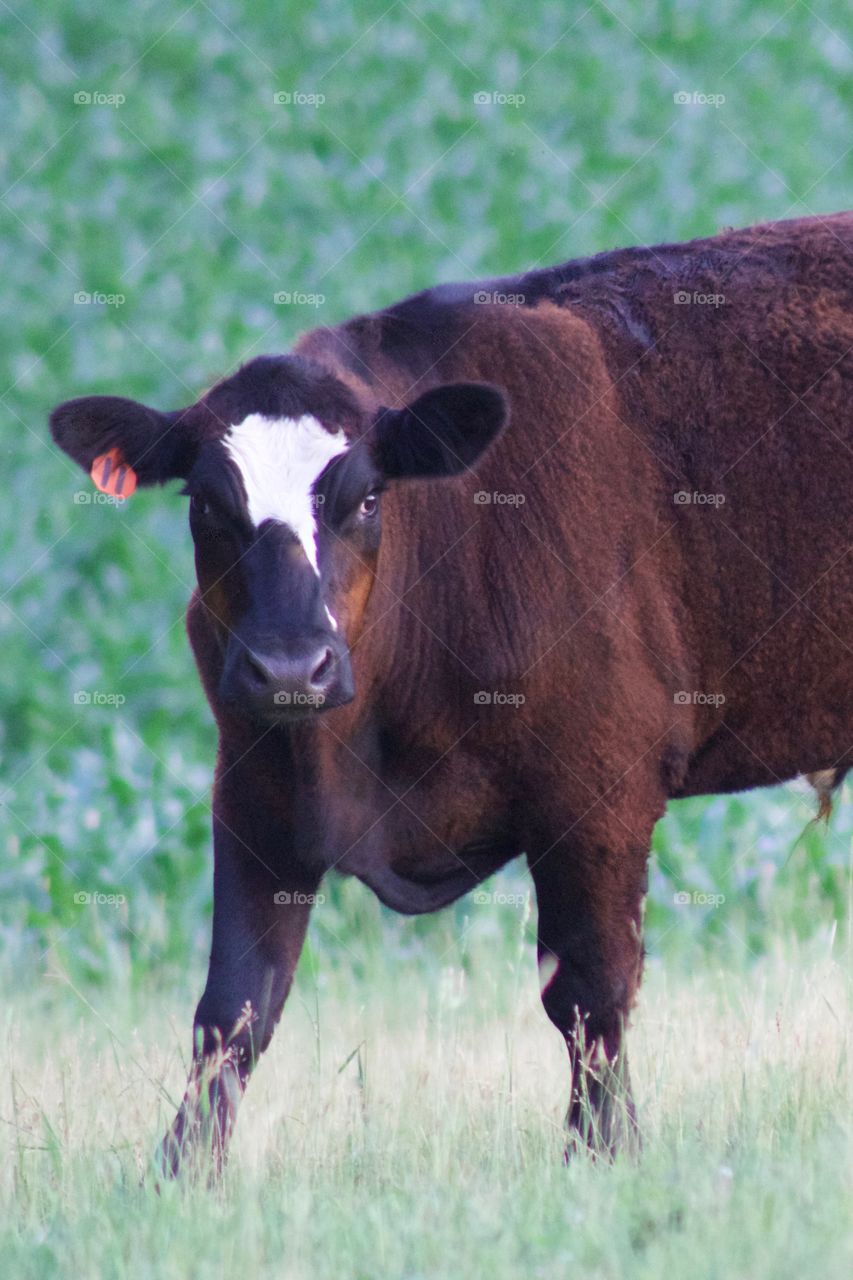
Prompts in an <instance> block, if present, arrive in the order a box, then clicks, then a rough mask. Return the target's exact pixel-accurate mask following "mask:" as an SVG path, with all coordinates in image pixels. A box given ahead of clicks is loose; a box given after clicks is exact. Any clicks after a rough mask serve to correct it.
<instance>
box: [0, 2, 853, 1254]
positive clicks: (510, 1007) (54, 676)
mask: <svg viewBox="0 0 853 1280" xmlns="http://www.w3.org/2000/svg"><path fill="white" fill-rule="evenodd" d="M0 31H2V37H3V38H2V41H0V73H2V78H3V85H4V92H3V94H2V95H0V124H1V125H2V130H0V164H2V180H0V222H2V227H3V235H2V238H0V268H2V279H3V299H4V305H3V307H2V308H0V362H2V368H0V411H2V436H0V448H2V459H3V463H4V470H5V475H6V477H7V484H6V498H5V501H4V502H3V504H2V505H0V548H2V560H0V645H2V663H0V721H2V727H0V893H2V902H3V907H2V914H0V972H2V974H3V976H4V978H5V981H6V985H7V989H8V990H10V991H12V992H14V998H13V999H12V1000H11V1003H10V1009H9V1012H8V1013H7V1015H6V1016H7V1018H8V1027H9V1037H8V1046H7V1047H5V1048H4V1049H3V1055H4V1062H3V1078H4V1082H5V1083H4V1089H5V1093H4V1095H3V1101H2V1104H0V1130H2V1134H3V1136H2V1138H0V1142H2V1143H4V1144H6V1143H8V1144H9V1148H8V1154H6V1153H4V1158H3V1160H2V1162H0V1167H2V1170H3V1180H4V1182H3V1185H4V1191H3V1195H4V1204H3V1210H2V1215H0V1216H2V1221H3V1223H4V1227H3V1233H4V1234H3V1246H2V1252H0V1257H2V1258H3V1259H4V1263H3V1266H2V1270H3V1272H4V1274H10V1275H18V1274H20V1275H39V1276H40V1275H57V1276H59V1275H63V1276H64V1275H67V1274H75V1275H81V1276H88V1275H93V1276H109V1275H121V1274H124V1273H125V1272H126V1271H129V1270H139V1271H141V1272H142V1273H144V1274H145V1273H147V1274H151V1275H157V1276H159V1275H163V1276H171V1275H174V1276H179V1275H181V1276H182V1275H189V1274H193V1275H195V1274H197V1275H206V1274H210V1275H219V1274H222V1272H223V1270H224V1269H225V1268H226V1267H227V1268H230V1269H234V1268H235V1267H240V1268H248V1267H254V1268H255V1269H256V1270H257V1272H258V1273H259V1274H269V1275H285V1276H290V1275H292V1276H300V1277H301V1276H303V1275H304V1276H316V1277H322V1276H325V1275H330V1276H331V1275H336V1276H341V1275H349V1274H352V1275H358V1276H365V1277H367V1276H371V1277H372V1276H384V1275H388V1276H406V1277H420V1276H445V1275H446V1276H453V1277H456V1276H459V1275H469V1274H471V1275H473V1274H478V1273H479V1272H485V1273H488V1272H491V1273H493V1274H494V1275H495V1277H500V1276H502V1275H507V1276H510V1275H512V1276H517V1275H519V1274H524V1275H536V1274H540V1275H553V1274H555V1273H556V1274H560V1273H561V1272H564V1271H565V1272H568V1271H569V1270H570V1269H574V1268H578V1267H583V1269H584V1271H585V1272H586V1273H588V1274H590V1275H602V1276H610V1275H613V1276H624V1275H634V1274H638V1275H646V1274H648V1275H649V1276H659V1275H661V1274H664V1273H670V1274H672V1275H685V1276H687V1275H689V1276H691V1277H692V1276H704V1275H707V1276H727V1275H733V1274H736V1275H744V1274H750V1275H754V1276H763V1275H767V1276H768V1277H769V1276H774V1277H778V1276H784V1275H788V1274H790V1275H799V1274H802V1273H803V1271H808V1272H809V1274H811V1272H812V1271H814V1270H817V1269H818V1267H819V1269H820V1272H821V1274H825V1275H830V1276H831V1275H839V1276H841V1275H849V1274H850V1271H851V1266H850V1263H851V1239H853V1223H851V1213H850V1167H851V1154H852V1153H851V1144H850V1111H851V1109H850V1101H851V1099H850V1061H849V1055H850V1042H849V1025H850V1023H849V1013H850V1007H849V1001H850V985H849V984H850V955H851V953H850V941H849V940H850V933H849V929H850V924H849V921H850V900H851V862H850V850H851V837H852V836H853V808H851V805H850V804H849V797H848V796H847V795H846V794H842V797H841V800H840V803H839V804H838V805H837V807H836V812H835V814H834V816H833V818H832V820H831V823H830V825H829V826H828V827H826V828H824V827H823V826H822V825H820V826H819V825H816V824H814V823H812V821H811V819H812V818H813V816H814V812H815V806H814V802H813V799H812V797H811V796H810V795H809V794H808V793H807V792H806V790H805V789H804V788H803V787H802V786H801V785H800V784H797V783H794V784H790V785H788V786H786V787H780V788H777V789H774V790H770V791H766V792H763V793H761V794H753V795H748V796H736V797H730V798H725V799H723V798H716V799H711V800H707V801H705V800H696V801H690V802H682V803H680V804H677V805H673V806H672V807H671V810H670V812H669V814H668V815H667V817H666V819H665V820H664V821H663V822H662V823H661V824H660V825H659V827H658V830H657V832H656V835H655V845H654V855H653V863H652V873H653V874H652V884H651V894H650V898H649V903H648V909H647V935H648V946H649V951H650V956H651V960H650V973H649V980H648V982H647V985H646V988H645V994H644V998H643V1003H642V1005H641V1008H640V1011H639V1013H638V1022H637V1028H636V1037H635V1041H636V1049H635V1062H636V1073H637V1077H638V1086H639V1087H638V1094H639V1100H640V1107H641V1112H642V1114H643V1120H644V1128H645V1130H646V1147H645V1150H644V1153H643V1156H642V1159H641V1162H640V1164H639V1165H636V1166H635V1165H632V1164H630V1163H629V1162H625V1163H621V1164H619V1165H617V1167H616V1168H614V1169H603V1168H596V1167H591V1166H588V1165H586V1164H585V1163H583V1162H581V1163H579V1164H577V1165H576V1166H575V1167H573V1168H571V1169H569V1170H568V1171H566V1170H564V1169H563V1168H562V1166H561V1164H560V1162H559V1152H560V1147H561V1140H560V1133H559V1118H560V1115H561V1113H562V1110H563V1108H564V1105H565V1079H564V1064H563V1062H562V1054H561V1051H560V1047H559V1045H558V1044H557V1043H556V1036H555V1034H554V1033H552V1032H551V1030H550V1028H549V1027H548V1026H547V1023H546V1021H545V1019H544V1015H542V1014H541V1012H540V1011H539V1009H538V996H537V993H536V991H535V981H534V977H533V971H534V967H535V966H534V963H533V957H532V946H533V936H534V923H535V922H534V919H533V918H532V913H531V911H530V909H529V903H527V902H526V899H525V898H524V896H523V895H524V894H525V892H526V890H527V888H528V883H527V880H526V877H525V873H524V869H523V867H521V866H520V865H519V866H515V867H511V868H509V869H508V870H507V871H506V872H505V873H504V875H503V877H502V879H501V881H500V884H501V886H502V887H504V888H506V889H507V890H508V891H509V892H510V894H511V896H512V897H513V899H515V898H516V897H517V896H518V895H522V896H521V898H519V899H518V900H519V902H520V903H521V904H522V905H519V906H516V907H506V906H504V907H501V908H499V907H497V906H495V905H494V904H492V905H489V904H477V903H473V902H472V901H471V900H470V899H469V900H466V901H464V902H462V903H460V904H458V905H457V906H455V907H454V908H452V909H451V910H449V911H447V912H444V913H441V914H440V915H439V916H437V917H435V918H424V919H418V920H402V919H399V918H396V917H392V916H391V915H390V914H389V913H388V912H386V911H384V910H383V909H381V908H380V907H379V906H378V905H377V903H376V902H375V901H374V900H373V899H372V898H371V897H370V896H369V895H368V893H367V891H366V890H364V889H362V888H361V887H360V886H359V885H357V884H351V883H346V884H344V883H340V882H333V883H331V884H330V885H328V886H327V895H328V899H327V902H326V904H325V905H324V907H323V909H322V910H317V911H316V912H315V916H314V921H313V924H312V928H311V933H310V937H309V942H308V945H307V947H306V950H305V955H304V957H303V962H302V965H301V967H300V972H299V975H298V979H297V986H296V991H295V993H294V996H293V998H292V999H291V1003H290V1005H289V1007H288V1010H287V1012H286V1014H285V1024H284V1029H283V1031H282V1032H280V1034H279V1038H278V1040H277V1042H276V1045H275V1048H274V1051H273V1054H272V1057H271V1059H270V1061H269V1062H268V1063H265V1064H264V1065H263V1067H262V1068H261V1071H260V1072H259V1075H258V1078H257V1082H256V1083H254V1084H253V1086H252V1090H251V1092H250V1094H249V1098H248V1100H247V1104H246V1109H245V1114H244V1117H243V1119H242V1121H241V1127H240V1129H239V1131H238V1132H239V1140H238V1144H237V1151H236V1157H235V1160H234V1163H233V1166H232V1168H231V1170H230V1172H229V1176H228V1180H227V1183H226V1185H225V1187H224V1188H223V1189H222V1190H221V1191H219V1192H217V1193H215V1194H208V1193H206V1192H203V1191H201V1190H198V1189H197V1190H194V1191H190V1190H179V1189H169V1190H168V1193H167V1194H166V1195H164V1196H163V1197H161V1198H160V1199H157V1198H155V1196H154V1194H153V1192H152V1190H151V1186H150V1181H147V1182H145V1183H144V1185H143V1186H142V1187H141V1188H140V1186H139V1185H138V1179H139V1174H140V1172H141V1171H142V1169H143V1165H144V1161H145V1159H146V1158H147V1155H148V1153H149V1152H150V1150H151V1148H152V1144H153V1142H154V1141H155V1140H156V1137H157V1129H158V1126H160V1125H161V1123H162V1122H163V1121H164V1120H165V1117H166V1113H167V1111H168V1109H169V1104H168V1103H167V1100H166V1092H167V1093H168V1094H169V1095H171V1096H174V1094H175V1093H176V1092H177V1091H178V1090H179V1088H180V1076H181V1069H182V1068H181V1055H182V1054H183V1053H185V1052H186V1051H187V1048H188V1028H189V1024H190V1018H191V1014H192V1007H193V1003H194V1000H195V999H196V997H197V996H198V994H199V993H200V990H201V986H202V982H203V976H204V961H205V956H206V950H207V946H208V940H209V920H210V854H209V820H210V814H209V808H208V791H209V786H210V779H211V772H212V764H213V755H214V749H215V742H214V738H213V732H212V721H211V718H210V715H209V712H208V711H207V709H206V707H205V704H204V701H203V698H202V695H201V692H200V689H199V688H198V686H197V682H196V680H195V678H194V676H193V674H192V669H191V661H190V657H189V653H188V650H187V646H186V641H185V638H184V635H183V626H182V612H183V606H184V603H185V601H186V598H187V596H188V594H189V590H190V587H191V584H192V577H193V570H192V555H191V547H190V540H189V536H188V533H187V530H186V527H185V521H186V515H185V511H184V507H183V500H182V499H181V498H179V497H178V496H177V495H176V494H175V493H173V492H172V493H167V492H162V493H156V494H149V493H146V494H138V495H137V496H136V497H135V498H134V501H133V503H132V504H131V505H130V506H129V507H128V509H127V510H117V509H115V508H114V507H113V506H109V505H101V504H99V503H96V502H94V501H92V498H91V493H90V492H89V490H88V489H87V488H86V485H85V483H84V480H83V477H82V476H81V475H80V474H79V473H78V472H76V471H75V470H74V468H73V467H72V465H71V463H70V462H69V461H68V460H67V459H66V458H64V457H62V456H60V455H59V454H58V453H57V452H56V451H55V450H54V449H53V448H52V447H50V446H49V443H48V440H47V430H46V419H47V414H48V412H49V410H50V408H51V407H52V406H53V404H55V403H56V402H58V401H59V400H62V399H65V398H67V397H69V396H72V395H80V394H84V393H88V392H95V393H97V392H113V393H117V394H124V395H128V396H134V397H139V398H141V399H146V400H149V401H150V402H151V403H153V404H156V405H158V406H159V407H161V408H169V407H176V406H178V405H181V404H184V403H188V402H189V400H191V399H194V398H195V397H196V396H197V394H198V393H199V391H200V390H201V389H203V388H204V387H205V386H207V385H209V383H210V382H211V381H212V380H213V379H214V378H215V377H218V376H220V375H222V374H224V373H226V372H228V371H230V370H232V369H233V368H234V367H235V366H236V365H237V364H238V363H239V362H240V361H241V360H243V359H246V358H248V357H249V356H251V355H254V354H257V353H259V352H262V351H277V350H284V349H286V348H287V347H288V345H289V344H290V343H291V342H292V340H293V339H294V337H295V336H296V335H297V334H298V333H299V332H300V331H303V330H304V329H306V328H310V327H313V326H314V325H317V324H325V323H335V322H336V321H338V320H340V319H343V318H344V317H345V316H347V315H349V314H352V313H353V312H356V311H359V310H367V309H373V308H376V307H379V306H381V305H383V304H385V303H387V302H389V301H391V300H393V299H395V298H397V297H400V296H402V295H403V294H405V293H407V292H410V291H412V290H414V289H417V288H421V287H424V286H426V285H429V284H432V283H435V282H438V281H442V280H451V279H459V278H465V277H468V278H470V277H472V276H476V275H478V274H484V275H485V274H494V273H506V272H509V271H513V270H518V269H522V268H526V267H530V266H533V265H536V264H544V263H547V262H554V261H559V260H561V259H565V258H568V257H574V256H579V255H583V254H587V253H592V252H596V251H598V250H601V249H605V248H608V247H612V246H615V245H618V244H631V243H639V242H649V241H651V242H654V241H659V240H669V239H682V238H687V237H689V236H691V235H700V234H707V233H711V232H713V231H714V230H715V229H716V228H718V227H720V226H724V225H737V224H746V223H749V222H752V221H758V220H763V219H767V218H781V217H786V216H795V215H802V214H808V213H815V212H829V211H832V210H836V209H841V208H844V207H847V206H849V205H850V202H851V201H850V191H851V179H853V151H851V148H850V124H851V108H853V74H851V73H853V52H851V45H853V32H851V24H850V18H849V12H848V8H847V6H846V5H845V4H844V3H842V0H827V2H826V3H814V4H806V3H795V4H793V5H792V6H791V7H790V8H786V7H785V6H782V7H780V6H778V5H774V4H772V3H770V0H725V2H724V3H723V4H722V5H721V6H715V7H709V6H708V5H707V4H704V3H701V0H658V3H657V4H655V5H652V6H641V5H636V4H632V3H630V0H607V3H603V2H602V0H594V2H593V3H592V4H590V5H589V6H588V7H587V6H586V5H584V4H580V5H578V6H577V7H576V8H573V9H571V10H569V9H567V7H566V6H565V5H564V4H562V3H552V2H550V0H548V2H546V3H543V4H542V5H541V6H537V7H536V8H535V9H533V10H530V11H520V10H519V9H518V7H517V6H514V5H510V4H507V3H504V0H499V2H498V3H496V4H490V5H488V6H487V5H485V4H483V3H480V2H475V0H454V3H452V4H450V5H446V4H441V3H439V0H430V2H428V3H423V4H420V3H418V4H415V3H411V4H409V3H405V2H403V0H398V2H397V3H393V4H391V5H390V7H389V6H388V5H387V3H386V2H385V0H377V2H376V3H369V2H366V3H363V4H353V5H351V6H341V5H340V4H339V3H332V0H320V2H319V3H316V4H313V5H304V4H297V3H294V2H293V0H284V2H281V0H277V2H273V0H260V2H259V3H256V4H253V5H252V6H242V5H240V4H238V3H236V0H210V3H208V2H207V0H195V3H186V4H182V5H180V6H178V7H177V8H175V7H174V6H171V5H168V4H166V3H165V0H146V3H143V4H140V5H138V6H134V7H132V8H131V7H118V6H114V7H112V8H109V7H107V6H105V5H103V4H101V3H95V2H94V0H75V3H73V4H72V3H71V0H55V2H54V3H53V4H52V5H50V6H48V7H45V8H44V9H43V10H41V11H39V12H36V11H34V10H31V9H25V8H24V6H22V5H21V4H20V3H19V2H18V0H10V2H9V3H8V4H6V3H4V4H0ZM484 97H485V98H486V101H483V98H484ZM685 98H686V100H682V99H685ZM98 894H102V895H105V896H106V897H107V898H109V897H110V896H111V895H112V897H113V899H115V902H114V903H110V902H108V901H106V902H101V903H100V904H99V903H98V902H97V901H93V898H95V897H96V895H98ZM676 895H680V896H681V897H682V898H683V896H684V895H688V897H689V901H688V902H687V903H684V902H682V901H679V900H677V899H676ZM696 895H699V897H698V898H697V897H696ZM703 895H704V896H703ZM81 899H82V900H81ZM777 1015H778V1016H777ZM362 1041H363V1042H364V1047H363V1050H362V1053H361V1057H359V1055H358V1054H356V1057H355V1058H354V1059H353V1060H352V1061H351V1062H350V1063H349V1065H348V1066H347V1067H346V1068H345V1070H344V1071H343V1072H342V1073H341V1074H340V1075H338V1074H337V1069H338V1067H339V1066H340V1065H341V1064H342V1062H343V1061H344V1060H345V1059H346V1058H347V1057H348V1055H349V1054H350V1053H351V1051H352V1050H353V1049H354V1048H356V1046H357V1045H359V1044H361V1043H362ZM4 1043H5V1038H4ZM164 1091H166V1092H164ZM158 1109H159V1112H160V1114H159V1116H158ZM6 1259H9V1260H10V1263H11V1264H12V1265H11V1269H10V1266H8V1265H7V1264H6ZM817 1260H819V1262H818V1261H817Z"/></svg>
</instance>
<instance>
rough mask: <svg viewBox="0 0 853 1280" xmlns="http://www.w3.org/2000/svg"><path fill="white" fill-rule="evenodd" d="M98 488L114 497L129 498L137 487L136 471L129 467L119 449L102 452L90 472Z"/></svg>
mask: <svg viewBox="0 0 853 1280" xmlns="http://www.w3.org/2000/svg"><path fill="white" fill-rule="evenodd" d="M89 474H90V475H91V477H92V482H93V483H94V485H95V488H96V489H100V491H101V493H108V494H109V495H110V497H112V498H129V497H130V495H131V494H132V493H133V491H134V489H135V488H136V472H135V471H134V469H133V467H129V466H128V465H127V463H126V462H125V460H124V458H123V457H122V456H121V452H120V451H119V450H118V449H110V450H109V452H108V453H102V454H101V456H100V457H99V458H96V459H95V461H94V462H93V463H92V470H91V471H90V472H89Z"/></svg>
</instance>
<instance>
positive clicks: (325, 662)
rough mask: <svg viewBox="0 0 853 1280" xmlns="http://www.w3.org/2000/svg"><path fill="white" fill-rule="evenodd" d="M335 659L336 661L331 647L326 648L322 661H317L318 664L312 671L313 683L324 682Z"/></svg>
mask: <svg viewBox="0 0 853 1280" xmlns="http://www.w3.org/2000/svg"><path fill="white" fill-rule="evenodd" d="M334 661H335V658H334V654H333V653H332V651H331V649H329V648H326V649H324V650H323V657H322V658H321V659H320V661H319V662H318V663H317V666H316V667H315V668H314V670H313V671H312V672H311V684H313V685H318V684H322V683H323V681H324V680H325V678H326V676H327V675H328V674H329V672H330V671H331V669H332V666H333V664H334Z"/></svg>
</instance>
